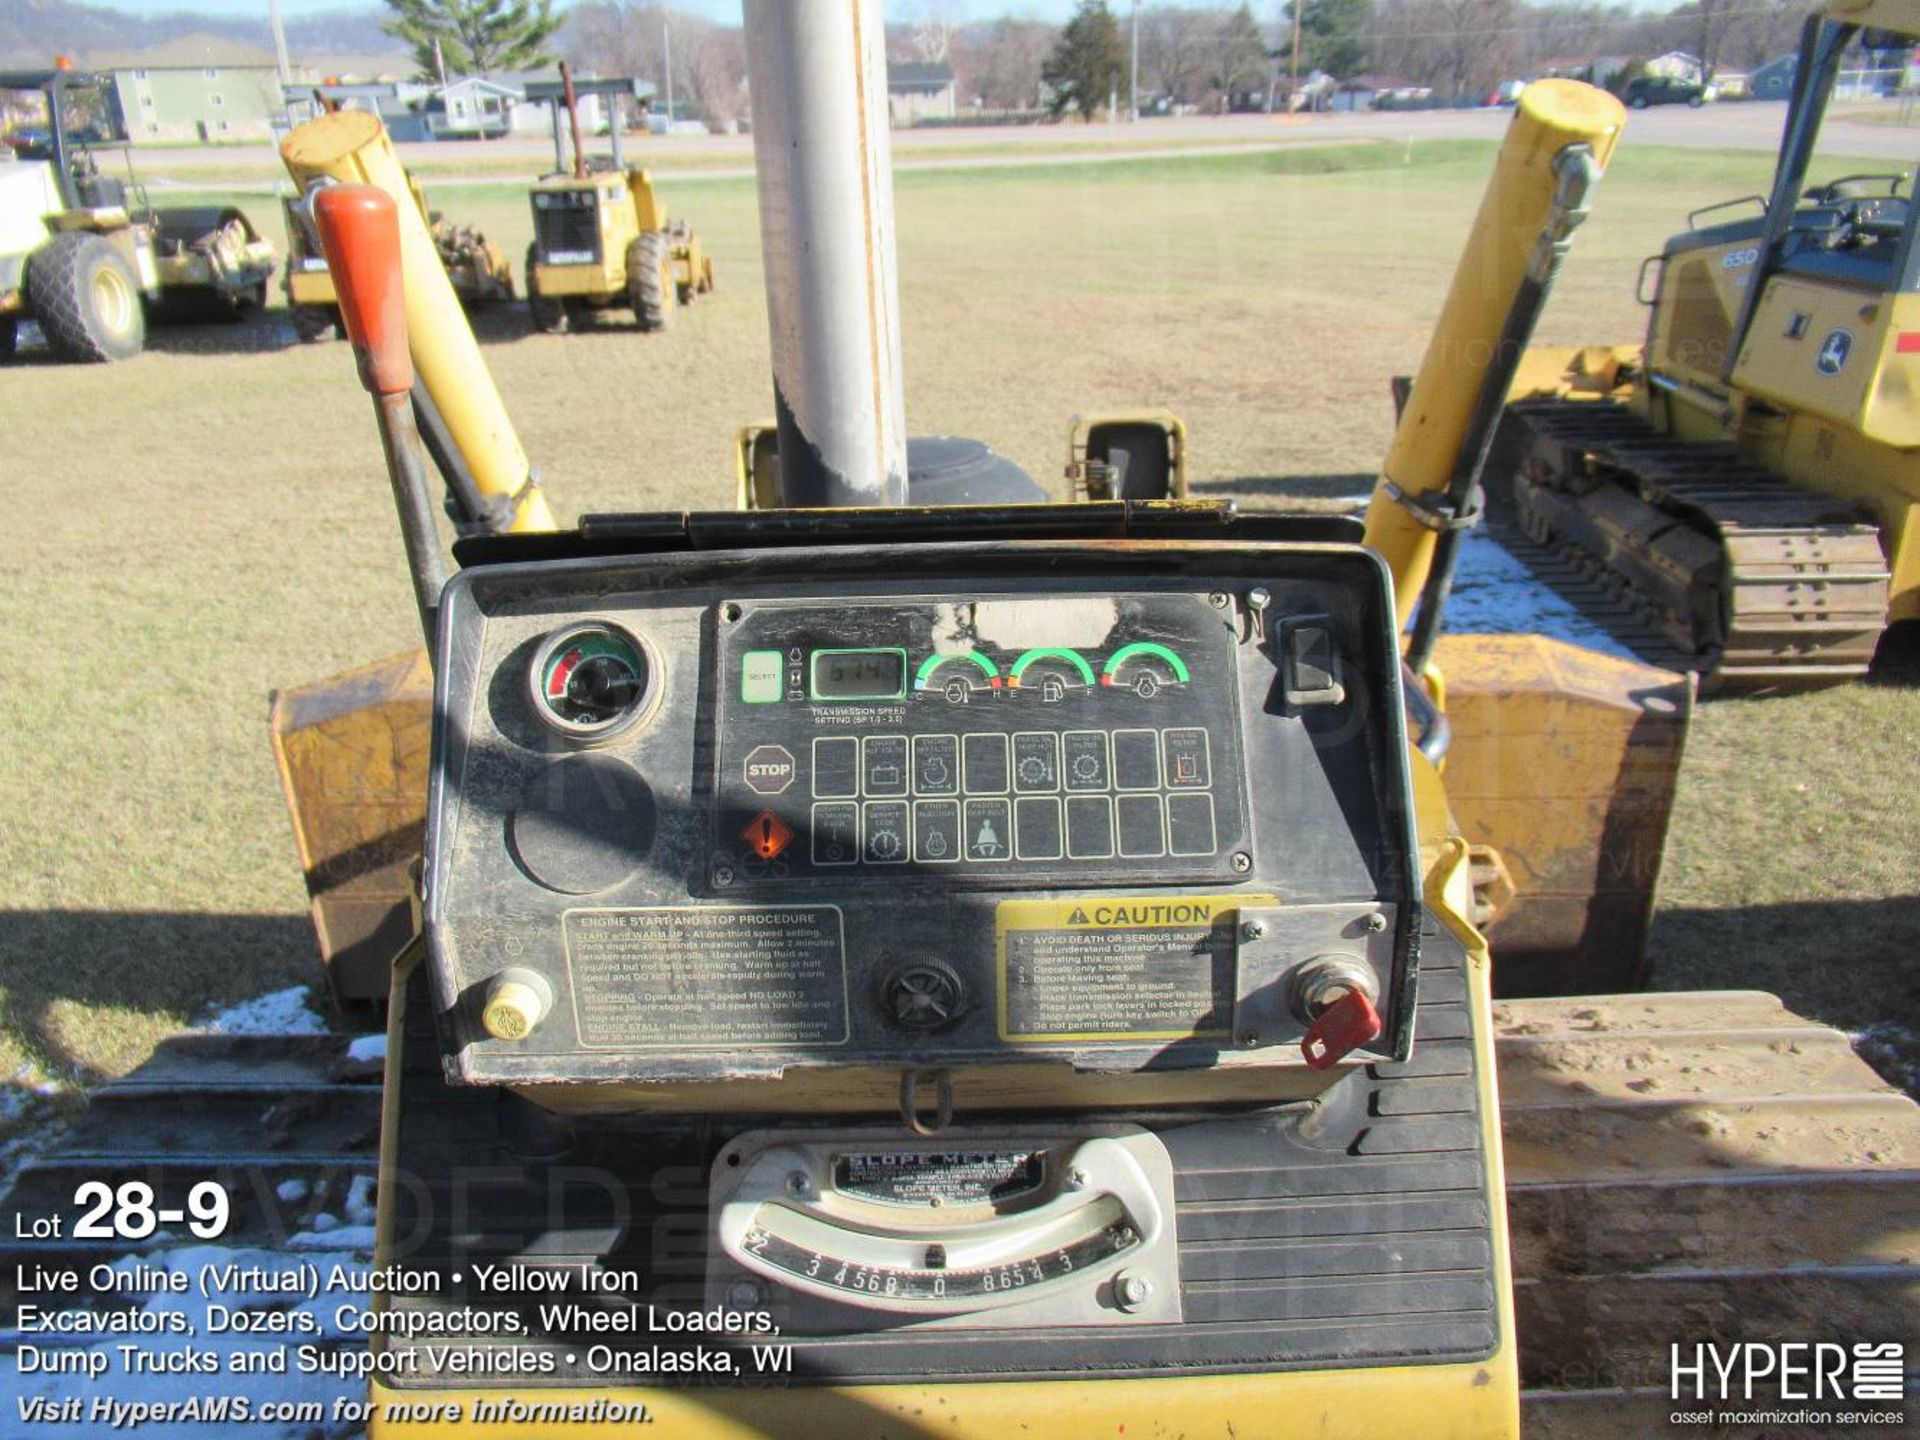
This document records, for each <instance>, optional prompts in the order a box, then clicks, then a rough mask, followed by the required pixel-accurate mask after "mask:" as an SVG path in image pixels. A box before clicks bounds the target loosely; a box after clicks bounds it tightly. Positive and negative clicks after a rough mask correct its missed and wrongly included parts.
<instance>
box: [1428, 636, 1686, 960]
mask: <svg viewBox="0 0 1920 1440" xmlns="http://www.w3.org/2000/svg"><path fill="white" fill-rule="evenodd" d="M1434 664H1435V667H1436V668H1437V669H1438V671H1439V673H1440V674H1441V676H1442V677H1443V680H1444V690H1445V708H1446V715H1447V721H1448V724H1449V726H1450V727H1451V730H1452V742H1451V744H1450V745H1449V747H1448V749H1447V756H1446V770H1445V774H1446V786H1447V800H1448V803H1449V804H1450V805H1451V806H1452V809H1453V815H1454V820H1455V824H1456V825H1457V827H1458V829H1459V831H1460V833H1461V834H1462V835H1465V836H1468V837H1469V838H1471V839H1472V840H1473V841H1474V843H1475V844H1479V845H1488V846H1491V847H1492V848H1493V849H1494V850H1496V851H1498V852H1499V855H1500V858H1501V861H1502V863H1503V864H1504V866H1505V869H1506V873H1507V875H1508V876H1509V877H1510V879H1511V881H1512V886H1513V895H1512V897H1511V898H1510V899H1508V900H1506V902H1505V903H1504V904H1502V905H1500V906H1499V908H1498V910H1497V913H1495V914H1494V915H1493V916H1492V918H1491V919H1490V921H1487V922H1485V923H1484V925H1483V928H1485V929H1486V931H1487V934H1488V938H1489V940H1490V941H1491V943H1492V946H1493V990H1494V994H1495V995H1496V996H1502V997H1507V996H1520V995H1582V994H1591V993H1593V992H1594V991H1596V990H1634V989H1638V988H1639V987H1640V986H1642V985H1644V984H1645V983H1646V963H1645V957H1646V940H1647V926H1648V923H1649V921H1650V920H1651V919H1652V916H1653V903H1654V894H1655V890H1656V887H1657V885H1658V883H1659V879H1660V861H1661V856H1662V853H1663V851H1664V849H1665V846H1666V836H1667V822H1668V819H1669V817H1670V816H1671V814H1672V811H1673V797H1674V789H1675V786H1676V784H1677V783H1678V781H1679V776H1680V760H1681V753H1682V750H1683V748H1684V746H1685V742H1686V734H1687V726H1688V723H1689V719H1690V717H1691V714H1692V709H1693V687H1692V682H1691V680H1690V678H1689V677H1687V676H1686V675H1683V674H1679V673H1676V672H1674V671H1671V670H1659V669H1655V668H1654V667H1653V666H1651V665H1642V664H1640V663H1638V662H1636V661H1632V660H1625V659H1617V658H1615V657H1613V656H1609V655H1603V654H1600V653H1599V652H1597V651H1593V650H1585V649H1581V648H1579V647H1577V646H1573V645H1568V644H1564V643H1562V642H1560V641H1557V640H1550V639H1547V638H1546V637H1545V636H1541V635H1443V636H1442V637H1441V638H1440V643H1439V645H1438V647H1437V648H1436V649H1435V652H1434Z"/></svg>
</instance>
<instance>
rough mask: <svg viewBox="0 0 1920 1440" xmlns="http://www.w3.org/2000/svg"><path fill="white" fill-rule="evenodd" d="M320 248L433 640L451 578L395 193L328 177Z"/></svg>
mask: <svg viewBox="0 0 1920 1440" xmlns="http://www.w3.org/2000/svg"><path fill="white" fill-rule="evenodd" d="M312 202H313V218H314V225H315V228H316V229H317V230H318V231H319V232H320V234H319V238H320V248H321V250H322V252H323V253H324V254H325V255H326V257H327V269H328V270H329V271H330V272H331V273H332V275H333V285H334V290H335V292H336V293H337V295H338V297H339V301H340V318H341V320H342V321H344V322H345V325H346V330H347V339H348V340H350V341H351V342H352V344H353V355H354V359H355V360H356V361H358V362H359V367H360V383H361V384H362V385H363V386H365V387H366V390H367V393H368V394H369V395H371V396H373V403H374V410H375V414H376V416H377V418H378V419H379V422H380V443H381V447H382V448H383V449H384V450H385V452H386V460H387V476H388V478H389V479H390V480H391V481H392V483H393V502H394V505H395V507H396V508H397V509H398V510H399V512H400V534H401V539H402V541H403V542H404V543H405V545H406V551H407V568H408V570H409V571H410V572H411V573H412V576H413V598H414V603H415V604H416V605H417V606H418V607H419V610H420V624H421V628H422V629H424V630H425V631H426V636H427V648H428V650H429V651H431V650H432V648H433V629H434V612H435V610H436V609H437V608H438V606H439V604H440V591H441V589H442V588H443V587H444V586H445V585H446V583H447V573H446V565H445V562H444V561H443V559H442V558H441V554H440V535H439V531H438V530H437V529H435V527H434V520H433V503H432V501H431V500H430V499H429V498H428V495H427V454H426V447H425V445H424V444H423V443H422V442H421V439H420V431H419V429H418V428H417V427H416V425H415V423H414V415H413V405H412V401H411V398H410V396H411V392H412V389H413V360H412V357H411V356H410V355H409V354H408V351H407V305H406V296H405V292H404V291H403V290H402V288H401V279H400V225H399V216H398V212H397V210H396V209H395V208H394V203H393V197H392V196H391V195H389V194H387V192H386V191H384V190H382V189H380V188H379V187H378V186H374V185H327V186H323V187H321V188H319V189H317V190H315V191H313V192H312Z"/></svg>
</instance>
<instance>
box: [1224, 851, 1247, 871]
mask: <svg viewBox="0 0 1920 1440" xmlns="http://www.w3.org/2000/svg"><path fill="white" fill-rule="evenodd" d="M1227 864H1229V865H1230V866H1232V867H1233V873H1234V874H1236V875H1244V874H1246V873H1247V872H1248V871H1249V870H1251V869H1253V857H1252V856H1251V855H1249V854H1247V852H1246V851H1244V850H1236V851H1234V852H1233V858H1232V859H1231V860H1229V861H1228V862H1227Z"/></svg>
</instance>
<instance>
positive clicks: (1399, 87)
mask: <svg viewBox="0 0 1920 1440" xmlns="http://www.w3.org/2000/svg"><path fill="white" fill-rule="evenodd" d="M1432 98H1433V90H1432V88H1431V87H1429V86H1426V85H1415V84H1413V83H1412V82H1410V81H1407V80H1402V79H1399V78H1398V77H1396V76H1392V75H1355V76H1354V77H1353V78H1352V79H1350V80H1342V81H1341V82H1340V83H1339V84H1338V85H1336V86H1335V87H1334V90H1333V104H1332V106H1331V108H1332V109H1334V110H1341V111H1347V110H1355V111H1357V110H1384V109H1388V108H1397V109H1403V110H1404V109H1408V108H1410V107H1415V106H1421V105H1425V104H1427V103H1429V102H1430V101H1431V100H1432Z"/></svg>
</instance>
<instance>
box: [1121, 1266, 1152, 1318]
mask: <svg viewBox="0 0 1920 1440" xmlns="http://www.w3.org/2000/svg"><path fill="white" fill-rule="evenodd" d="M1113 1298H1114V1301H1115V1303H1117V1304H1118V1305H1119V1306H1120V1308H1121V1309H1122V1310H1138V1309H1139V1308H1140V1307H1141V1306H1142V1305H1144V1304H1146V1303H1147V1301H1149V1300H1151V1299H1152V1298H1153V1281H1151V1280H1149V1279H1148V1278H1147V1277H1146V1276H1144V1275H1136V1274H1134V1273H1133V1272H1132V1271H1131V1270H1122V1271H1121V1272H1120V1273H1119V1274H1118V1275H1116V1276H1114V1277H1113Z"/></svg>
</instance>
